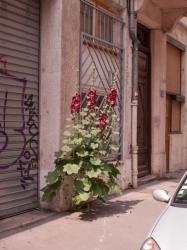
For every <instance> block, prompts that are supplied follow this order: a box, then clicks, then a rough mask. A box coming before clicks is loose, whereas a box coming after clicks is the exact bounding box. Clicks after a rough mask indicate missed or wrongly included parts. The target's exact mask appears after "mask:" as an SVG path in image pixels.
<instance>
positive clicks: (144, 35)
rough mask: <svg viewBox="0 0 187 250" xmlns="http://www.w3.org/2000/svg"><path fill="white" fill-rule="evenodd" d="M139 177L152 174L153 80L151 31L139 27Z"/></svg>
mask: <svg viewBox="0 0 187 250" xmlns="http://www.w3.org/2000/svg"><path fill="white" fill-rule="evenodd" d="M138 40H139V51H138V128H137V131H138V138H137V140H138V177H139V178H140V177H144V176H146V175H148V174H150V169H151V166H150V162H151V161H150V151H151V150H150V148H151V143H150V142H151V133H150V131H151V115H150V114H151V105H150V104H151V92H150V90H151V80H150V68H151V67H150V66H151V65H150V30H148V29H147V28H146V27H144V26H142V25H138Z"/></svg>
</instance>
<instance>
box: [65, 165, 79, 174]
mask: <svg viewBox="0 0 187 250" xmlns="http://www.w3.org/2000/svg"><path fill="white" fill-rule="evenodd" d="M80 168H81V164H71V163H68V164H66V165H65V166H64V169H63V172H65V173H67V174H68V175H72V174H78V172H79V170H80Z"/></svg>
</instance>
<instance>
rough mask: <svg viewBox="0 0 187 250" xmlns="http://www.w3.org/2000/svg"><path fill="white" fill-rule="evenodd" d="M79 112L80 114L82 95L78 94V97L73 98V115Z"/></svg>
mask: <svg viewBox="0 0 187 250" xmlns="http://www.w3.org/2000/svg"><path fill="white" fill-rule="evenodd" d="M79 112H80V95H79V94H78V93H76V95H75V96H73V97H72V102H71V113H72V114H75V113H79Z"/></svg>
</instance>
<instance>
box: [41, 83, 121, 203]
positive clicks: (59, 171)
mask: <svg viewBox="0 0 187 250" xmlns="http://www.w3.org/2000/svg"><path fill="white" fill-rule="evenodd" d="M117 98H118V92H117V89H116V87H115V86H112V87H111V88H110V89H109V92H108V94H107V95H106V97H105V98H104V99H103V100H104V101H103V103H102V106H101V107H97V103H96V99H97V94H96V90H95V89H94V87H91V88H90V89H89V90H88V93H87V100H86V107H85V108H82V109H81V107H80V94H79V93H77V94H76V95H75V96H73V98H72V103H71V114H73V116H72V120H71V124H69V125H67V128H68V129H69V128H70V131H71V132H70V131H68V130H67V131H65V132H64V141H63V145H64V146H63V147H62V148H61V149H60V150H59V151H58V152H57V153H56V158H55V169H54V171H52V172H49V173H48V175H47V176H46V181H47V185H46V187H44V189H43V190H42V191H43V192H44V194H43V199H44V200H45V201H48V202H50V201H51V200H53V199H54V197H55V196H56V195H57V193H58V191H59V189H60V188H61V187H63V185H64V179H65V178H66V177H67V176H70V177H71V178H72V180H73V185H74V193H73V196H72V199H73V202H74V204H75V205H81V204H83V203H85V202H88V201H90V200H93V199H103V198H105V197H106V196H107V194H108V193H110V192H117V191H119V190H120V188H119V186H118V184H117V176H118V174H119V170H118V166H119V162H118V161H117V162H116V161H115V162H108V161H107V160H106V159H107V157H109V156H111V155H112V154H113V153H114V151H117V152H118V151H119V148H118V147H117V145H116V143H115V142H114V140H113V138H114V136H113V134H116V132H115V131H113V128H114V127H115V123H116V122H117V118H116V115H115V107H116V105H117ZM76 114H77V116H76V117H77V119H74V117H75V115H76Z"/></svg>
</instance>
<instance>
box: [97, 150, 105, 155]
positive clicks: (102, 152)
mask: <svg viewBox="0 0 187 250" xmlns="http://www.w3.org/2000/svg"><path fill="white" fill-rule="evenodd" d="M99 153H100V154H101V155H103V156H105V155H107V151H106V150H99Z"/></svg>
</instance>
